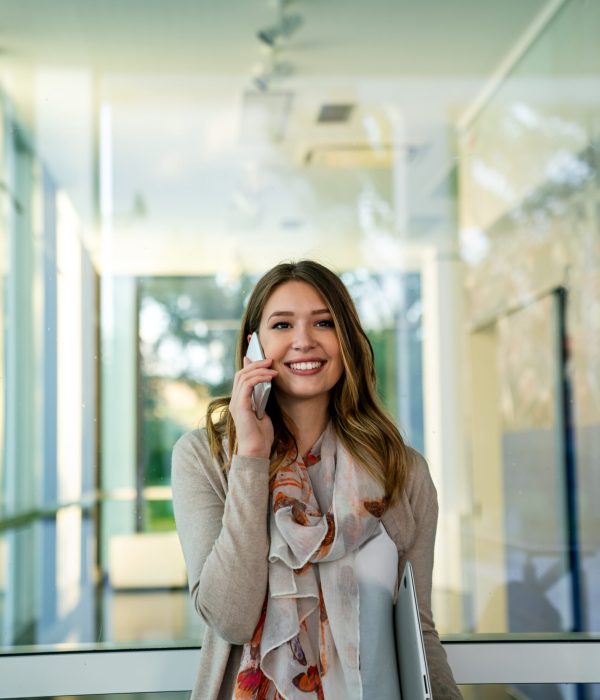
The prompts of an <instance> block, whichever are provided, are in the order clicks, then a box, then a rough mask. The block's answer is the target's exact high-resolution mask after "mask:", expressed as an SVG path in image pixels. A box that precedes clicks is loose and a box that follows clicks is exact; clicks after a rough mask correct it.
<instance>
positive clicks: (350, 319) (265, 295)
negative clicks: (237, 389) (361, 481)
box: [206, 260, 409, 504]
mask: <svg viewBox="0 0 600 700" xmlns="http://www.w3.org/2000/svg"><path fill="white" fill-rule="evenodd" d="M290 281H300V282H306V283H308V284H310V285H311V286H312V287H313V288H314V289H315V290H316V291H317V292H318V293H319V294H320V295H321V297H323V300H324V301H325V303H326V304H327V306H328V308H329V311H330V312H331V316H332V319H333V322H334V326H335V330H336V333H337V337H338V341H339V344H340V353H341V356H342V363H343V366H344V372H343V373H342V376H341V377H340V379H339V381H338V382H337V384H336V385H335V386H334V387H333V389H332V390H331V396H330V400H329V415H330V417H331V422H332V424H333V428H334V430H335V432H336V434H337V436H338V438H339V439H340V440H341V441H342V443H343V444H344V445H345V447H346V449H347V450H348V451H349V452H350V454H351V455H352V456H353V457H354V458H355V459H356V460H357V462H358V463H359V464H360V465H361V466H363V467H364V469H366V471H367V472H368V473H369V474H371V476H372V477H373V478H374V479H376V480H377V481H378V482H379V483H380V484H381V485H382V487H383V488H384V490H385V496H386V501H387V503H388V504H389V503H392V502H394V501H395V500H396V498H397V497H398V496H399V494H400V493H401V491H402V487H403V486H404V482H405V480H406V476H407V473H408V464H409V459H408V450H407V448H406V445H405V443H404V441H403V439H402V436H401V435H400V433H399V431H398V429H397V428H396V426H395V425H394V423H393V421H392V420H391V418H390V417H389V415H388V414H387V413H386V411H385V409H384V408H383V407H382V405H381V403H380V401H379V398H378V396H377V392H376V388H375V385H376V377H375V364H374V356H373V348H372V346H371V343H370V342H369V339H368V338H367V336H366V334H365V332H364V330H363V329H362V326H361V324H360V320H359V318H358V313H357V311H356V307H355V305H354V302H353V301H352V298H351V297H350V294H349V293H348V290H347V289H346V287H345V286H344V284H343V282H342V281H341V280H340V278H339V277H338V276H337V275H336V274H335V273H334V272H332V271H331V270H329V269H328V268H326V267H324V266H323V265H321V264H320V263H317V262H315V261H313V260H300V261H299V262H290V263H281V264H279V265H276V266H275V267H273V268H272V269H271V270H269V271H268V272H267V273H266V274H265V275H263V277H261V279H260V280H259V281H258V283H257V284H256V286H255V287H254V290H253V291H252V294H251V295H250V298H249V300H248V305H247V306H246V311H245V313H244V317H243V319H242V327H241V332H240V336H239V339H238V346H237V353H236V366H237V368H238V369H241V368H242V367H243V358H244V356H245V355H246V351H247V349H248V336H249V335H250V334H251V333H252V332H253V331H255V330H256V329H257V328H258V327H259V325H260V321H261V317H262V313H263V309H264V308H265V305H266V303H267V300H268V299H269V297H270V296H271V294H272V293H273V291H274V290H275V289H276V288H277V287H278V286H279V285H281V284H284V283H285V282H290ZM229 401H230V397H222V398H218V399H215V400H214V401H212V402H211V403H210V404H209V406H208V411H207V421H206V429H207V432H208V438H209V442H210V447H211V450H212V452H213V454H214V455H215V456H216V457H217V459H218V460H219V461H220V462H221V464H222V465H223V467H224V469H225V470H227V469H228V468H229V466H230V465H231V456H232V455H233V454H235V452H236V451H237V440H236V434H235V424H234V422H233V418H232V417H231V414H230V413H229V410H228V407H229ZM267 413H268V414H269V417H270V418H271V421H272V422H273V428H274V431H275V437H274V440H273V446H272V448H271V465H270V473H271V476H272V475H273V474H274V473H275V472H276V471H277V469H278V468H279V466H280V465H281V463H282V461H283V460H284V459H285V457H286V455H288V454H289V453H290V451H292V453H293V450H295V451H296V454H297V451H298V448H297V444H296V440H295V438H294V435H293V434H292V431H291V430H290V426H289V421H287V422H286V418H285V416H284V414H283V413H282V411H281V408H280V407H279V404H278V403H277V393H276V392H271V395H270V396H269V402H268V404H267ZM225 438H226V439H227V443H228V448H227V449H226V448H225V447H224V439H225ZM281 446H283V447H284V448H285V449H284V450H281V449H277V448H278V447H281Z"/></svg>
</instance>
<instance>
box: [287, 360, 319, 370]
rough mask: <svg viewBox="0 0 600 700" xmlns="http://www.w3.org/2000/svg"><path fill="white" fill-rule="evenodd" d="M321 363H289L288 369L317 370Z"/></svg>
mask: <svg viewBox="0 0 600 700" xmlns="http://www.w3.org/2000/svg"><path fill="white" fill-rule="evenodd" d="M322 364H323V363H322V362H290V367H291V368H292V369H298V370H307V369H317V367H320V366H321V365H322Z"/></svg>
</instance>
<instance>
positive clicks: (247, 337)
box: [246, 333, 252, 343]
mask: <svg viewBox="0 0 600 700" xmlns="http://www.w3.org/2000/svg"><path fill="white" fill-rule="evenodd" d="M250 338H252V333H248V335H247V336H246V340H247V341H248V343H250Z"/></svg>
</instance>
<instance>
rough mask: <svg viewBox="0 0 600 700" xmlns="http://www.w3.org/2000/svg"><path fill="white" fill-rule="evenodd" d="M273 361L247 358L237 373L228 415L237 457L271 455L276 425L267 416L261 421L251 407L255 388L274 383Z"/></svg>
mask: <svg viewBox="0 0 600 700" xmlns="http://www.w3.org/2000/svg"><path fill="white" fill-rule="evenodd" d="M272 362H273V360H272V359H271V358H267V359H266V360H259V361H258V362H251V361H250V360H249V359H248V358H247V357H244V367H243V369H240V370H239V371H238V372H236V373H235V377H234V379H233V389H232V391H231V401H230V402H229V412H230V413H231V416H232V418H233V422H234V423H235V432H236V436H237V443H238V448H237V454H239V455H241V456H243V457H265V458H267V459H268V458H269V456H270V454H271V445H272V444H273V423H272V422H271V419H270V418H269V416H268V415H267V414H266V413H265V415H264V416H263V417H262V418H261V419H260V420H259V419H258V418H257V417H256V413H255V412H254V410H253V408H252V389H253V388H254V387H255V385H256V384H259V383H260V382H271V381H273V379H274V378H275V377H276V376H277V371H276V370H274V369H270V368H269V365H270V364H271V363H272Z"/></svg>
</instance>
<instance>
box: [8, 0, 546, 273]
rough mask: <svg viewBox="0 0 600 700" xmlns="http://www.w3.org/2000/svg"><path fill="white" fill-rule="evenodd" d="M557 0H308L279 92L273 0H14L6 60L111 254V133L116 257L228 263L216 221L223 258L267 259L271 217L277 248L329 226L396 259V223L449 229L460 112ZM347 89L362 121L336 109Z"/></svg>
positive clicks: (302, 246)
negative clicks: (341, 118) (101, 189)
mask: <svg viewBox="0 0 600 700" xmlns="http://www.w3.org/2000/svg"><path fill="white" fill-rule="evenodd" d="M546 4H547V2H546V0H527V1H524V0H503V2H501V3H500V2H491V1H489V2H487V1H482V0H420V1H419V2H416V1H415V2H408V1H407V0H402V1H400V0H395V1H392V0H371V2H369V3H366V2H364V1H359V0H344V1H341V0H298V1H297V2H293V3H290V4H289V9H288V11H289V12H292V13H299V14H301V15H302V16H303V20H304V22H303V25H302V26H301V27H300V29H299V30H298V31H297V32H296V34H295V35H294V36H293V37H291V38H290V39H289V41H288V42H286V44H285V45H284V46H282V47H281V48H280V49H279V51H278V59H279V60H281V61H285V62H287V63H289V64H291V66H292V67H293V72H292V73H291V75H289V76H287V77H285V78H283V79H281V80H279V81H276V82H273V84H272V87H271V89H270V91H269V92H268V93H266V94H264V93H257V92H256V90H255V89H254V88H253V85H252V76H253V73H254V72H255V71H256V70H257V64H260V63H261V61H264V60H265V59H266V57H267V53H266V52H265V51H264V50H263V49H262V48H261V45H260V42H259V41H258V40H257V39H256V32H257V31H258V30H259V29H261V28H263V27H265V26H269V25H272V24H273V23H274V22H275V19H276V8H275V7H274V6H273V5H270V4H269V3H267V2H264V1H262V0H261V1H258V0H235V1H231V2H221V3H208V2H201V1H199V0H196V1H195V2H192V1H191V0H168V1H167V0H128V1H127V2H125V1H124V0H102V1H93V0H0V17H1V19H0V80H1V81H2V85H3V87H4V90H5V92H7V93H8V95H9V97H10V99H11V101H12V102H13V103H14V104H15V105H16V109H17V112H18V114H19V118H20V120H21V121H22V122H24V123H25V124H26V125H27V127H28V129H29V130H30V132H31V134H32V139H33V141H34V142H35V143H36V144H37V146H38V149H39V151H40V153H41V155H42V157H43V159H44V160H45V161H46V162H47V164H48V166H49V169H50V171H51V172H52V173H53V175H54V177H55V179H56V180H57V183H58V184H59V186H61V187H63V188H64V189H65V190H66V191H67V192H68V194H69V196H70V197H71V199H72V201H73V202H74V205H75V208H76V209H77V211H78V212H79V214H80V216H81V218H82V220H83V222H84V229H85V230H86V232H87V237H88V239H89V240H91V241H94V242H93V243H92V244H91V245H92V247H95V257H96V260H97V262H98V264H100V260H101V259H102V255H103V251H102V250H101V249H100V246H101V243H100V241H101V240H102V238H101V236H100V234H99V231H100V229H101V228H102V227H101V225H100V224H101V219H102V217H101V216H100V214H99V211H98V201H99V194H98V188H97V182H98V181H99V180H101V179H102V178H99V177H98V169H99V167H100V165H101V162H100V161H102V157H100V156H99V154H100V153H101V152H102V148H101V144H102V143H110V149H109V151H110V157H111V158H112V167H111V168H110V173H111V176H112V189H111V192H112V199H113V205H112V210H113V215H112V216H111V217H110V218H111V222H110V233H111V236H112V237H113V246H112V248H111V250H112V251H113V259H112V262H111V263H110V266H111V269H113V270H114V271H115V272H119V271H128V272H138V273H142V272H145V273H160V272H165V273H166V272H172V273H181V272H193V271H198V270H200V269H202V268H203V265H204V266H205V267H207V268H212V267H214V265H215V264H216V263H215V260H214V256H215V252H214V248H215V246H214V241H215V237H216V236H219V239H220V240H221V241H222V246H220V251H221V253H220V256H219V257H220V258H222V260H225V259H231V258H232V257H233V258H235V257H236V256H238V257H239V255H240V250H245V251H246V252H245V253H244V256H245V257H246V258H248V259H246V260H245V261H244V264H248V265H251V264H253V265H255V266H259V267H260V266H264V256H262V255H261V253H260V251H261V250H263V249H264V241H265V237H267V238H268V241H269V250H270V254H271V256H272V257H274V259H280V258H282V257H290V255H297V254H310V253H311V251H321V250H322V249H323V248H322V241H323V237H324V235H326V237H327V242H328V249H329V250H331V251H334V250H335V251H337V252H336V253H335V255H336V256H341V257H343V256H347V258H348V264H351V263H352V261H356V260H365V259H368V257H369V255H371V254H373V251H374V250H378V249H380V252H379V253H377V255H378V256H379V258H378V259H381V260H388V261H389V259H390V256H392V257H393V256H394V255H395V254H396V253H397V247H394V246H395V243H394V240H393V238H394V237H393V236H391V237H390V236H386V235H384V232H385V231H388V232H390V231H392V232H394V234H400V235H402V236H404V242H406V240H409V239H410V240H413V239H419V240H422V239H427V237H428V236H429V237H432V236H433V237H435V236H436V235H439V234H440V233H443V234H447V233H448V225H449V222H450V221H452V207H453V205H454V200H453V196H452V195H453V193H452V182H451V180H448V179H447V178H448V176H449V174H450V175H451V173H452V167H453V158H454V152H453V138H452V128H453V124H454V123H455V121H456V119H457V117H458V115H460V114H461V113H462V112H463V110H464V109H465V108H466V106H467V105H468V104H469V103H471V102H472V101H473V100H474V99H475V97H476V96H477V94H478V93H479V92H480V90H481V89H482V87H483V85H484V84H485V82H486V80H488V79H489V76H490V75H491V74H492V73H493V71H494V70H495V69H496V67H497V66H498V65H499V64H500V62H501V61H502V60H503V59H504V57H505V56H506V55H507V54H508V53H509V52H510V51H511V49H512V48H513V47H514V45H515V43H516V42H517V40H518V39H519V37H520V36H521V35H522V34H523V32H524V31H525V30H526V29H527V27H528V26H529V25H530V24H531V22H532V21H533V20H534V18H535V17H536V16H537V15H538V13H539V12H540V11H541V10H542V9H543V8H544V6H545V5H546ZM249 91H250V93H251V94H248V93H249ZM340 102H347V103H351V104H353V105H354V109H353V111H352V113H351V118H350V119H349V120H348V121H347V122H346V123H344V124H341V125H331V124H319V123H317V121H316V117H317V115H318V112H319V109H320V107H321V105H323V104H325V103H340ZM102 105H105V112H104V115H105V117H106V115H107V114H109V115H110V118H109V119H108V120H107V119H106V118H104V121H103V118H101V117H100V114H101V106H102ZM106 110H108V111H106ZM102 124H104V125H105V132H104V133H105V134H108V133H110V135H111V136H110V139H109V140H108V141H107V140H106V139H105V140H104V141H103V139H102V137H101V136H100V127H101V125H102ZM107 125H108V126H107ZM273 129H275V132H276V133H277V132H279V137H277V136H276V137H275V138H274V137H273ZM99 144H100V145H99ZM105 155H106V151H105ZM308 160H310V165H307V161H308ZM104 162H105V164H106V161H104ZM110 179H111V178H109V180H110ZM400 180H402V182H400ZM106 223H107V222H106V215H105V221H104V224H105V226H104V228H105V229H106ZM365 232H366V233H368V235H366V233H365ZM104 233H105V234H106V230H105V231H104ZM294 246H295V247H294ZM105 252H106V251H104V253H105ZM330 254H331V255H333V253H330ZM253 256H257V257H256V260H254V262H253V263H251V262H249V259H250V258H252V257H253ZM321 257H324V256H323V254H322V253H321ZM104 259H105V260H106V255H104ZM203 260H204V263H203ZM219 264H220V263H219ZM374 264H379V263H377V261H375V262H374Z"/></svg>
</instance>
